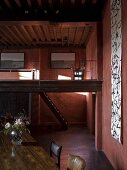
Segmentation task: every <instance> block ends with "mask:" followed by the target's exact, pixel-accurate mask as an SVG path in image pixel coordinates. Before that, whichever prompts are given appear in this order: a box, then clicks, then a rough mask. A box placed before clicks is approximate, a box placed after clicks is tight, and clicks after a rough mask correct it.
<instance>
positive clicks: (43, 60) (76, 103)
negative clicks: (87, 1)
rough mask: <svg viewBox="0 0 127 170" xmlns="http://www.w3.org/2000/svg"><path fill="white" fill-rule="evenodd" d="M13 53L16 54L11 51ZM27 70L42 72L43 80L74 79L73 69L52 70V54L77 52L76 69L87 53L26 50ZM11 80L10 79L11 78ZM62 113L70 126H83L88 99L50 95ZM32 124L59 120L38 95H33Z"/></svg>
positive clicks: (60, 94)
mask: <svg viewBox="0 0 127 170" xmlns="http://www.w3.org/2000/svg"><path fill="white" fill-rule="evenodd" d="M8 52H9V51H8ZM11 52H16V50H15V51H11ZM21 52H24V54H25V68H26V69H37V70H40V79H41V80H57V79H58V75H59V74H61V75H64V76H69V77H73V74H72V73H73V72H72V69H51V67H50V64H51V63H50V57H51V52H75V54H76V58H75V59H76V63H75V64H76V68H78V67H80V61H81V59H82V58H83V57H84V59H85V53H84V50H83V49H76V48H75V49H68V48H67V49H66V48H62V49H60V48H54V49H51V48H40V49H24V50H22V51H21ZM9 78H10V77H9ZM49 95H50V96H51V99H52V100H53V101H54V103H55V104H56V106H57V107H58V109H59V110H60V112H61V113H62V114H63V116H64V117H65V118H66V119H67V121H68V122H69V124H83V125H85V122H86V110H85V109H86V98H85V96H84V95H81V94H76V93H51V94H49ZM31 112H32V124H33V125H47V124H53V123H55V122H56V121H57V120H56V118H55V117H54V116H53V114H52V113H51V111H50V110H49V108H48V107H47V106H46V104H45V103H44V101H43V100H42V99H41V97H40V96H39V95H38V94H32V109H31Z"/></svg>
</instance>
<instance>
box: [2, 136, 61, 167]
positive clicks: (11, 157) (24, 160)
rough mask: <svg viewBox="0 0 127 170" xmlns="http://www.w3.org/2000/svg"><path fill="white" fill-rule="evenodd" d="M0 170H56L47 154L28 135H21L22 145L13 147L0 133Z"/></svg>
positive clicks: (7, 138) (6, 137)
mask: <svg viewBox="0 0 127 170" xmlns="http://www.w3.org/2000/svg"><path fill="white" fill-rule="evenodd" d="M0 170H58V167H57V166H56V164H55V162H54V161H53V160H52V159H51V157H50V156H49V154H48V153H47V152H46V151H45V150H44V149H43V148H42V147H41V146H39V145H38V143H37V141H36V140H35V139H34V138H32V136H31V135H30V134H27V133H26V134H24V135H23V142H22V145H13V144H12V143H11V141H10V139H9V137H8V136H7V135H4V134H2V133H0Z"/></svg>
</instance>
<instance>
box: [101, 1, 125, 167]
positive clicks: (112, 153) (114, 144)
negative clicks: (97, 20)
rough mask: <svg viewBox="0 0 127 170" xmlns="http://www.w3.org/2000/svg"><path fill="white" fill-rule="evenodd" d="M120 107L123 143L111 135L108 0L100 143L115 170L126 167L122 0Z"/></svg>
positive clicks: (104, 20)
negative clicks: (121, 98)
mask: <svg viewBox="0 0 127 170" xmlns="http://www.w3.org/2000/svg"><path fill="white" fill-rule="evenodd" d="M121 2H122V43H123V44H122V95H123V96H122V97H123V100H122V109H123V118H122V124H123V129H122V133H123V143H122V144H121V143H119V142H118V141H117V140H115V139H114V138H113V137H112V136H111V105H112V103H111V24H110V1H109V0H108V1H107V5H106V7H105V13H104V19H103V49H104V50H103V59H104V61H103V67H104V69H103V95H102V96H103V100H102V101H103V111H102V118H103V120H102V125H103V126H102V127H103V129H102V132H103V133H102V139H103V140H102V144H103V151H104V152H105V154H106V155H107V157H108V158H109V160H110V162H111V163H112V165H113V166H114V168H115V170H126V169H127V161H126V158H127V123H126V122H127V107H126V105H127V95H126V94H127V88H126V84H127V10H126V6H127V1H126V0H122V1H121Z"/></svg>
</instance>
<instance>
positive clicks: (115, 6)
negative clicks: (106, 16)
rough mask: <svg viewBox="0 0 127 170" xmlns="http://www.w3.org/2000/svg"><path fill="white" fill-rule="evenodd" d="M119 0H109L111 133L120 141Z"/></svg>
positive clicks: (120, 43)
mask: <svg viewBox="0 0 127 170" xmlns="http://www.w3.org/2000/svg"><path fill="white" fill-rule="evenodd" d="M121 48H122V34H121V1H120V0H111V90H112V116H111V134H112V136H113V137H114V138H115V139H116V140H118V141H119V142H121Z"/></svg>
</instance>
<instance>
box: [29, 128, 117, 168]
mask: <svg viewBox="0 0 127 170" xmlns="http://www.w3.org/2000/svg"><path fill="white" fill-rule="evenodd" d="M32 135H33V136H34V137H35V139H36V140H37V141H38V142H39V144H40V145H41V146H42V147H43V148H44V149H45V150H46V151H47V152H48V153H49V148H50V142H51V139H54V140H55V141H56V142H57V143H58V144H59V145H62V146H63V149H62V153H61V170H66V166H67V159H68V154H69V153H70V154H76V155H80V156H81V157H82V158H84V159H85V160H86V163H87V166H86V170H114V169H113V168H112V166H111V164H110V162H109V161H108V160H107V158H106V157H105V155H104V153H103V152H97V151H95V142H94V141H95V139H94V136H93V135H90V133H89V132H88V130H87V129H86V128H81V127H71V128H69V129H68V130H66V131H56V130H51V129H49V130H39V129H38V130H36V131H35V130H34V131H33V132H32Z"/></svg>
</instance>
